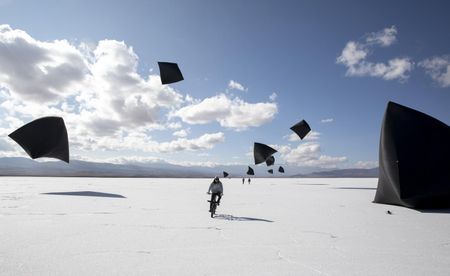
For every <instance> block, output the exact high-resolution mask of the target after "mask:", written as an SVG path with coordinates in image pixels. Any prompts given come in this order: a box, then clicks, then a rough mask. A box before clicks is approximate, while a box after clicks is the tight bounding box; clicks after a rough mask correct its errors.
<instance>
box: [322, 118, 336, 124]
mask: <svg viewBox="0 0 450 276" xmlns="http://www.w3.org/2000/svg"><path fill="white" fill-rule="evenodd" d="M333 121H334V119H333V118H326V119H322V120H320V122H321V123H324V124H325V123H332V122H333Z"/></svg>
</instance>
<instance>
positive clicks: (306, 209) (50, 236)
mask: <svg viewBox="0 0 450 276" xmlns="http://www.w3.org/2000/svg"><path fill="white" fill-rule="evenodd" d="M211 180H212V179H121V178H32V177H29V178H27V177H2V178H0V275H449V274H450V210H440V211H433V212H420V211H417V210H412V209H407V208H402V207H398V206H391V205H382V204H374V203H372V200H373V197H374V195H375V189H376V183H377V179H276V178H267V179H252V182H251V184H250V185H249V184H247V181H246V182H245V184H244V185H242V180H241V178H238V179H221V181H222V182H223V185H224V193H225V195H224V197H223V199H222V203H221V205H220V206H219V207H218V209H217V213H218V215H217V217H216V218H214V219H212V218H210V216H209V213H208V209H209V206H208V202H207V199H209V198H208V195H206V191H207V189H208V187H209V184H210V182H211ZM80 191H93V192H99V193H112V194H118V195H122V196H124V197H125V198H115V197H97V196H72V195H49V194H43V193H49V192H80ZM387 210H390V211H391V212H392V215H389V214H387V213H386V212H387Z"/></svg>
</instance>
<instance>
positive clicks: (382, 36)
mask: <svg viewBox="0 0 450 276" xmlns="http://www.w3.org/2000/svg"><path fill="white" fill-rule="evenodd" d="M396 34H397V29H396V28H395V26H392V27H391V28H386V29H384V30H382V31H380V32H376V33H372V34H370V35H369V36H368V37H367V39H366V42H365V43H360V42H355V41H349V42H348V43H347V44H346V45H345V47H344V49H343V50H342V53H341V55H340V56H339V57H338V58H337V59H336V63H338V64H343V65H344V66H346V67H347V72H346V75H347V76H359V77H362V76H370V77H378V78H382V79H385V80H395V79H398V80H400V81H405V80H406V79H408V77H409V75H408V73H409V72H410V71H412V69H413V67H414V64H413V62H412V60H411V59H410V58H407V57H404V58H393V59H390V60H388V61H387V63H382V62H370V61H367V60H366V59H367V57H368V56H369V54H370V53H371V49H372V48H373V47H374V46H376V45H379V46H383V47H387V46H390V45H391V44H392V43H394V42H395V40H396Z"/></svg>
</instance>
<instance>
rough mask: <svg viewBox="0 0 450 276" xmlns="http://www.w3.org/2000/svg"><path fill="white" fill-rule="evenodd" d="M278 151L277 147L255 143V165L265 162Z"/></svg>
mask: <svg viewBox="0 0 450 276" xmlns="http://www.w3.org/2000/svg"><path fill="white" fill-rule="evenodd" d="M275 152H277V151H276V150H275V149H273V148H271V147H269V146H268V145H264V144H261V143H255V144H254V146H253V156H254V158H255V165H258V164H260V163H262V162H265V161H266V160H267V158H269V157H270V156H271V155H272V154H274V153H275Z"/></svg>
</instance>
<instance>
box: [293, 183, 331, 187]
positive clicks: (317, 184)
mask: <svg viewBox="0 0 450 276" xmlns="http://www.w3.org/2000/svg"><path fill="white" fill-rule="evenodd" d="M294 185H307V186H326V185H330V184H322V183H294Z"/></svg>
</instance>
